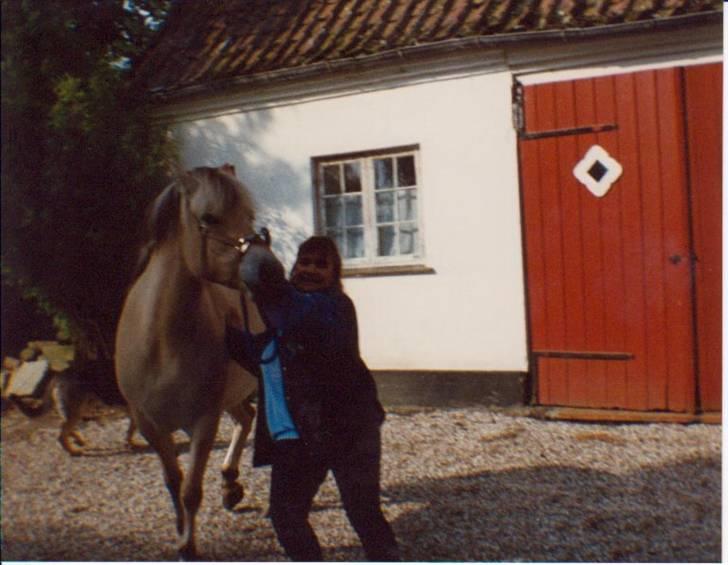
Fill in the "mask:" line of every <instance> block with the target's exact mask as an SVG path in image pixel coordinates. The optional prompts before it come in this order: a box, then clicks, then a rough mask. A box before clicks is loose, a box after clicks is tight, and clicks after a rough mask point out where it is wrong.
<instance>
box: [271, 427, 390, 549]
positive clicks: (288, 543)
mask: <svg viewBox="0 0 728 565" xmlns="http://www.w3.org/2000/svg"><path fill="white" fill-rule="evenodd" d="M380 458H381V436H380V431H379V426H378V425H372V426H370V427H367V429H365V430H364V431H363V433H361V434H360V436H359V438H358V439H357V441H356V442H355V443H354V444H353V445H352V446H351V448H350V449H348V450H346V451H345V452H343V453H337V454H336V455H335V456H333V457H320V458H319V457H314V456H312V455H311V454H310V453H309V451H308V450H307V449H306V448H305V447H304V445H303V443H302V442H301V441H300V440H282V441H278V442H276V444H275V455H274V459H273V468H272V471H271V488H270V517H271V520H272V522H273V527H274V529H275V531H276V535H277V536H278V541H279V542H280V544H281V545H282V546H283V549H285V551H286V553H287V554H288V557H290V558H291V559H292V560H294V561H322V560H323V558H322V554H321V546H320V545H319V542H318V539H317V538H316V534H315V533H314V531H313V529H312V528H311V525H310V524H309V521H308V515H309V512H310V511H311V505H312V503H313V499H314V497H315V496H316V493H317V492H318V489H319V487H320V486H321V484H322V483H323V482H324V479H325V478H326V474H327V472H328V471H329V470H331V471H332V473H333V475H334V479H335V480H336V484H337V486H338V488H339V493H340V495H341V501H342V503H343V505H344V509H345V511H346V515H347V517H348V518H349V521H350V522H351V525H352V526H353V528H354V530H355V531H356V533H357V534H358V536H359V539H360V540H361V542H362V546H363V547H364V552H365V554H366V557H367V560H369V561H399V550H398V548H397V541H396V540H395V537H394V533H393V532H392V528H391V527H390V525H389V523H388V522H387V520H386V519H385V518H384V515H383V514H382V510H381V506H380V500H379V495H380V485H379V476H380V475H379V474H380Z"/></svg>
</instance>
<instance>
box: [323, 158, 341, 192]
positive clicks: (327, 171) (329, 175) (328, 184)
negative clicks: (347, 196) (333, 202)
mask: <svg viewBox="0 0 728 565" xmlns="http://www.w3.org/2000/svg"><path fill="white" fill-rule="evenodd" d="M340 192H341V167H339V165H327V166H325V167H324V194H339V193H340Z"/></svg>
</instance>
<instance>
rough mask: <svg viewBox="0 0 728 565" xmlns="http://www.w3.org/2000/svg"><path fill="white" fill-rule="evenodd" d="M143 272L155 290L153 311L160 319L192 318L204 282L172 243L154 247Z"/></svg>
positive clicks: (203, 288)
mask: <svg viewBox="0 0 728 565" xmlns="http://www.w3.org/2000/svg"><path fill="white" fill-rule="evenodd" d="M147 272H148V274H149V276H150V279H151V285H152V286H153V287H155V290H156V294H157V305H156V306H157V315H158V316H159V317H161V318H164V319H170V318H175V319H176V318H179V319H182V320H190V319H194V318H195V316H194V313H196V312H197V311H198V310H199V309H200V308H201V305H202V303H203V301H204V300H205V293H206V288H207V283H206V282H205V281H203V280H201V279H200V278H199V277H197V276H195V275H194V274H193V273H192V272H191V271H190V269H189V268H188V267H187V265H186V263H185V262H184V259H183V257H182V253H181V251H180V249H179V248H178V247H177V246H176V245H174V244H168V245H163V246H161V247H160V248H159V249H157V250H155V252H154V253H153V254H152V257H151V258H150V260H149V265H148V266H147Z"/></svg>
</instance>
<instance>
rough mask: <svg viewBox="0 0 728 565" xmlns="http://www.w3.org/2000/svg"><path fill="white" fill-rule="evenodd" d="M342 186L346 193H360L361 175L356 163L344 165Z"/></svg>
mask: <svg viewBox="0 0 728 565" xmlns="http://www.w3.org/2000/svg"><path fill="white" fill-rule="evenodd" d="M344 185H345V186H346V192H361V173H360V172H359V163H358V162H357V161H351V162H350V163H344Z"/></svg>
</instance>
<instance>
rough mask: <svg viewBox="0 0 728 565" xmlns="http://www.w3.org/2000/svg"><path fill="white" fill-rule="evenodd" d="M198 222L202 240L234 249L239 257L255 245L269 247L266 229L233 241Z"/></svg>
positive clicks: (268, 233) (200, 221)
mask: <svg viewBox="0 0 728 565" xmlns="http://www.w3.org/2000/svg"><path fill="white" fill-rule="evenodd" d="M198 221H199V225H198V227H199V228H200V233H201V234H202V239H203V240H205V239H208V238H209V239H214V240H215V241H219V242H220V243H222V244H223V245H227V246H228V247H232V248H234V249H235V250H237V252H238V253H240V255H245V254H246V253H247V252H248V249H250V246H251V245H255V244H256V243H261V244H263V245H270V232H269V231H268V228H261V229H260V232H253V233H252V234H250V235H246V236H243V237H240V238H238V239H234V238H231V237H226V236H224V235H220V234H216V233H214V232H213V231H212V230H211V228H210V226H209V225H208V224H206V223H205V222H203V221H202V220H198Z"/></svg>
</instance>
